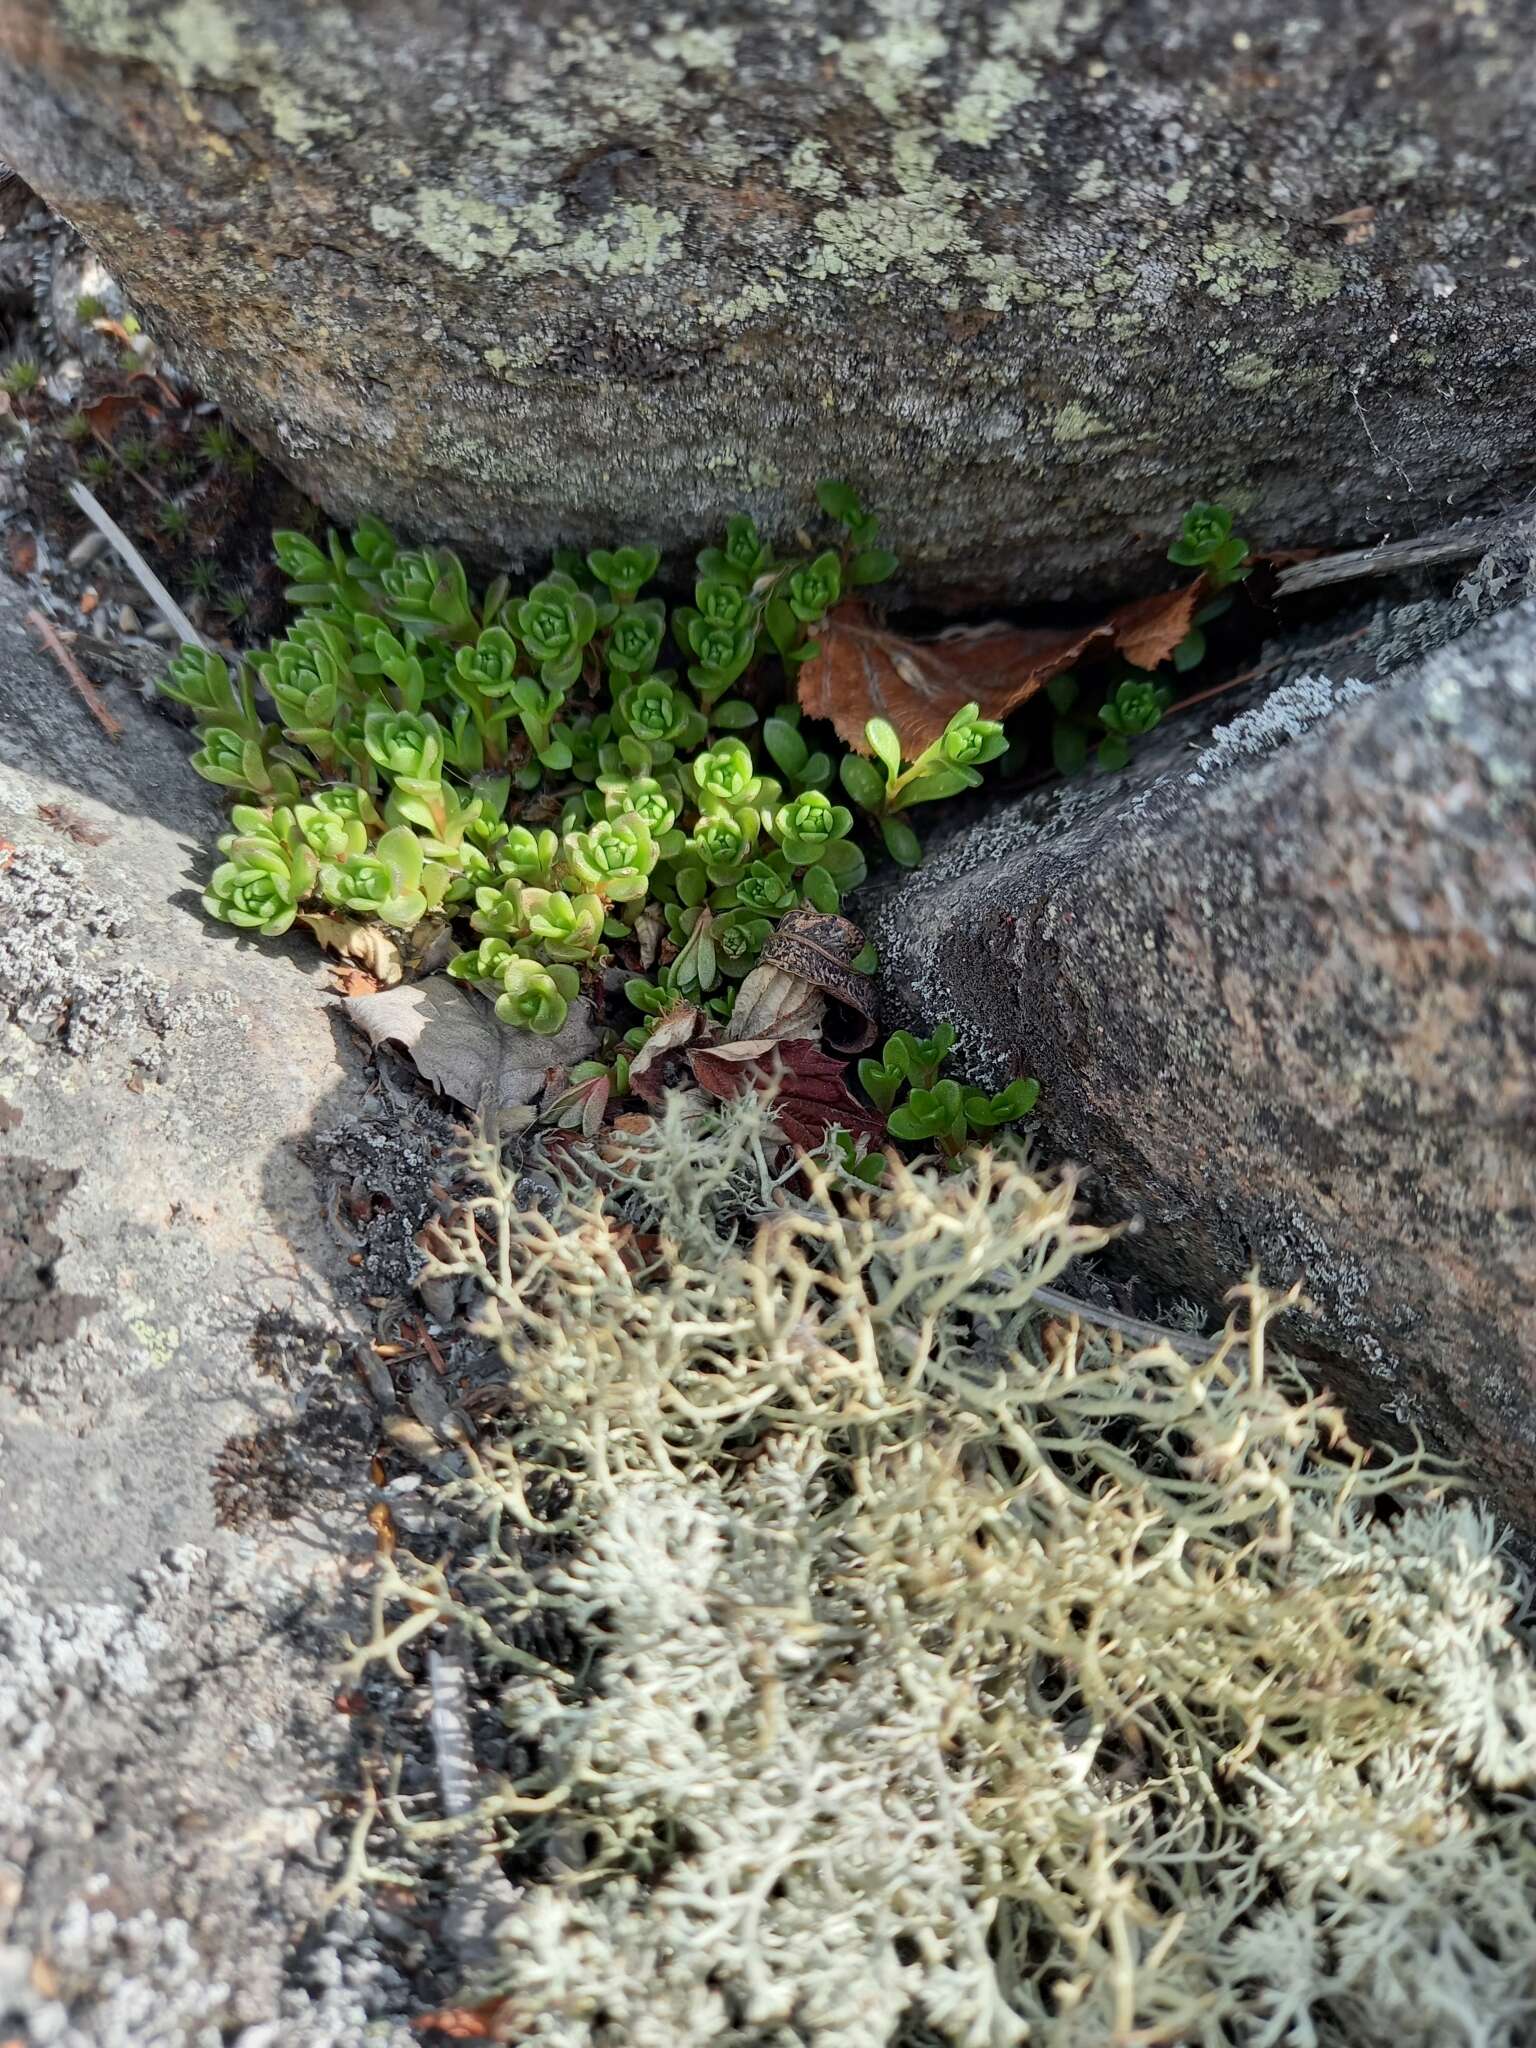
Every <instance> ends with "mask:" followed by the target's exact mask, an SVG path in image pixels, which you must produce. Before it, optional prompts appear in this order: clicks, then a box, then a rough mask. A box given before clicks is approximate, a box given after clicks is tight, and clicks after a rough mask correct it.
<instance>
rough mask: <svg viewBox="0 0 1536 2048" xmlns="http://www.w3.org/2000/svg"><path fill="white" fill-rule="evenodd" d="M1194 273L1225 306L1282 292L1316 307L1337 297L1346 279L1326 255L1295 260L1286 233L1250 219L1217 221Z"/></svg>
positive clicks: (1293, 301)
mask: <svg viewBox="0 0 1536 2048" xmlns="http://www.w3.org/2000/svg"><path fill="white" fill-rule="evenodd" d="M1194 272H1195V280H1196V282H1197V283H1198V284H1201V285H1203V286H1204V287H1205V289H1206V291H1208V292H1209V293H1210V295H1211V297H1212V298H1213V299H1218V300H1220V302H1221V303H1222V304H1223V305H1224V306H1234V305H1236V304H1237V303H1238V301H1239V300H1241V299H1245V298H1268V297H1271V296H1272V295H1273V294H1274V293H1276V292H1278V291H1281V290H1284V291H1285V293H1286V295H1287V297H1288V298H1289V299H1290V301H1291V304H1292V305H1294V306H1311V305H1316V304H1318V303H1319V302H1320V301H1321V300H1323V299H1330V298H1332V297H1333V295H1334V293H1335V292H1337V290H1338V288H1339V285H1340V283H1341V281H1342V275H1343V274H1342V272H1341V271H1340V269H1339V267H1338V265H1337V264H1336V263H1333V262H1331V261H1329V260H1328V259H1327V258H1326V257H1321V256H1297V255H1295V254H1293V252H1292V251H1291V249H1290V248H1289V246H1288V245H1287V243H1286V241H1285V238H1284V236H1283V235H1279V234H1277V233H1275V232H1274V230H1273V229H1271V228H1260V227H1255V226H1253V225H1252V223H1250V222H1246V221H1217V222H1216V223H1215V224H1214V225H1213V227H1212V229H1211V233H1210V236H1209V238H1208V239H1207V240H1206V241H1205V243H1204V244H1203V245H1202V246H1201V250H1200V254H1199V256H1198V257H1197V258H1196V261H1195V266H1194Z"/></svg>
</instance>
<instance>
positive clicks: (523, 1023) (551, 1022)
mask: <svg viewBox="0 0 1536 2048" xmlns="http://www.w3.org/2000/svg"><path fill="white" fill-rule="evenodd" d="M500 981H501V993H500V994H499V995H498V996H497V998H496V1014H497V1016H498V1017H499V1018H500V1019H501V1021H502V1023H503V1024H510V1025H511V1026H512V1027H513V1028H514V1029H515V1030H519V1031H535V1032H537V1033H538V1034H539V1035H540V1037H550V1036H552V1035H553V1034H554V1033H555V1032H557V1031H558V1030H559V1029H560V1027H561V1025H562V1024H564V1022H565V1020H566V1017H567V1015H568V1013H569V1010H570V1006H571V1004H572V1003H573V1002H574V1001H575V1000H576V997H577V995H578V993H579V991H580V987H581V984H580V982H579V980H578V979H577V975H576V970H575V968H574V967H566V966H563V965H561V964H559V963H558V962H551V963H549V964H541V963H540V962H539V961H537V960H530V959H527V958H526V957H524V956H523V955H521V954H514V955H513V957H512V958H511V959H510V960H508V961H507V963H506V965H505V966H504V967H503V969H502V971H501V976H500Z"/></svg>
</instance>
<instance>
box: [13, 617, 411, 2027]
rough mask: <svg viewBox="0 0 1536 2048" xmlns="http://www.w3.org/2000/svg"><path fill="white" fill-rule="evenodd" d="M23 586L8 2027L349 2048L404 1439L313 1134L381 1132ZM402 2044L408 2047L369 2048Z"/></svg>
mask: <svg viewBox="0 0 1536 2048" xmlns="http://www.w3.org/2000/svg"><path fill="white" fill-rule="evenodd" d="M26 602H27V600H26V599H25V598H24V597H22V596H21V595H20V593H18V592H17V591H16V590H15V588H14V587H13V586H11V585H10V584H8V583H6V582H4V581H3V580H0V1473H3V1484H0V2037H4V2038H10V2037H11V2036H12V2035H13V2034H16V2033H17V2032H18V2031H19V2032H20V2033H21V2034H22V2035H23V2036H24V2037H25V2038H27V2039H29V2040H35V2041H37V2042H40V2043H41V2042H45V2041H46V2042H51V2043H56V2044H60V2048H162V2044H163V2048H193V2044H195V2048H203V2044H207V2048H218V2044H219V2043H221V2042H222V2041H225V2040H228V2039H230V2038H232V2037H233V2036H234V2035H235V2034H237V2033H238V2032H239V2031H240V2029H242V2028H243V2027H247V2026H254V2025H257V2024H266V2023H270V2022H271V2021H272V2020H273V2019H274V2017H277V2016H281V2017H282V2020H283V2029H282V2032H283V2038H284V2040H285V2041H292V2042H295V2043H302V2044H305V2048H342V2044H344V2043H350V2042H360V2041H361V2040H362V2039H363V2037H364V2029H365V2028H366V2027H367V2026H368V2025H369V2024H370V2023H372V2022H376V2021H378V2016H379V2015H380V2014H387V2013H389V2012H391V2011H394V2012H398V2011H399V2010H401V2008H402V2006H403V2004H404V2001H405V1993H404V1990H403V1987H402V1986H401V1985H400V1983H399V1981H398V1979H396V1978H394V1977H393V1975H392V1973H391V1972H390V1971H389V1970H388V1969H386V1968H385V1967H384V1966H383V1964H382V1963H381V1962H380V1960H379V1958H378V1955H377V1952H376V1951H373V1950H370V1949H369V1948H368V1946H367V1943H366V1941H364V1940H363V1938H362V1936H361V1935H359V1934H358V1933H357V1931H356V1930H355V1929H354V1930H353V1933H352V1935H351V1936H350V1937H349V1938H348V1939H347V1940H346V1941H341V1940H339V1939H338V1938H334V1937H333V1939H332V1940H331V1941H330V1942H325V1941H321V1942H319V1943H318V1944H317V1946H316V1948H315V1951H314V1953H313V1955H311V1956H310V1958H309V1961H308V1962H307V1963H306V1964H305V1965H304V1974H303V1975H302V1976H301V1975H300V1974H299V1973H298V1972H297V1970H296V1966H295V1964H294V1960H293V1956H292V1953H291V1952H292V1950H293V1948H294V1945H295V1943H296V1941H297V1939H298V1936H299V1934H300V1933H301V1931H302V1930H303V1928H304V1927H305V1925H306V1923H307V1922H308V1921H310V1920H311V1919H313V1918H314V1917H316V1915H317V1914H318V1911H319V1908H320V1905H321V1902H322V1897H323V1894H324V1892H325V1889H326V1886H327V1885H328V1884H329V1883H330V1881H331V1879H332V1878H333V1876H334V1874H335V1868H336V1862H337V1841H336V1839H335V1833H334V1831H335V1829H336V1826H337V1821H338V1818H339V1817H340V1818H341V1820H342V1822H343V1825H344V1824H345V1815H344V1814H342V1815H340V1816H338V1811H337V1806H336V1798H335V1795H336V1791H337V1789H338V1787H340V1786H342V1785H345V1784H349V1783H352V1782H355V1769H354V1767H353V1766H352V1765H350V1764H349V1763H348V1762H347V1760H346V1749H347V1745H348V1729H347V1724H346V1722H345V1719H344V1718H343V1717H342V1716H340V1715H338V1714H337V1713H336V1712H335V1711H334V1707H333V1695H334V1677H333V1664H334V1659H335V1656H336V1653H337V1648H338V1644H337V1639H336V1635H335V1633H334V1627H335V1624H336V1623H337V1622H338V1621H341V1620H349V1619H350V1618H351V1613H352V1602H353V1598H354V1595H353V1592H352V1588H353V1585H354V1572H353V1569H352V1568H353V1567H354V1566H355V1565H357V1564H358V1563H360V1562H362V1561H363V1559H365V1558H366V1555H367V1553H368V1551H369V1550H370V1549H371V1543H372V1538H371V1532H370V1531H369V1530H368V1527H367V1523H366V1520H365V1518H364V1510H365V1507H366V1505H367V1499H368V1494H367V1490H366V1489H367V1460H368V1455H369V1451H370V1450H371V1447H372V1445H373V1443H374V1442H375V1441H376V1418H375V1417H374V1416H373V1413H372V1410H371V1409H370V1408H365V1406H364V1405H363V1404H364V1397H363V1394H362V1390H361V1388H360V1387H358V1386H357V1385H356V1382H355V1381H354V1379H353V1376H352V1375H351V1373H350V1372H349V1371H348V1370H347V1369H346V1364H345V1355H344V1352H345V1346H346V1344H347V1343H348V1341H349V1340H350V1339H351V1338H352V1337H354V1336H355V1335H356V1334H357V1331H358V1329H359V1328H360V1325H358V1324H357V1322H356V1320H355V1318H354V1316H353V1314H352V1312H351V1309H350V1306H349V1302H350V1285H349V1282H350V1278H351V1269H350V1268H349V1266H348V1265H347V1263H346V1259H345V1255H344V1253H343V1251H342V1249H341V1248H340V1247H339V1246H338V1244H337V1243H336V1241H335V1239H334V1237H333V1236H332V1235H331V1233H330V1231H329V1229H328V1227H327V1225H326V1222H325V1218H324V1213H323V1209H322V1205H321V1201H320V1197H319V1190H318V1189H317V1186H316V1184H315V1180H314V1178H313V1176H312V1174H311V1172H310V1170H309V1168H308V1167H307V1166H306V1165H305V1163H304V1161H303V1158H302V1157H301V1154H300V1147H301V1143H304V1142H306V1141H308V1140H309V1139H311V1138H315V1139H316V1140H317V1141H318V1140H320V1139H323V1138H324V1137H325V1136H326V1135H327V1134H328V1133H329V1132H331V1131H333V1130H334V1129H337V1128H339V1127H344V1126H345V1125H346V1124H347V1123H348V1120H349V1119H351V1118H354V1117H355V1116H356V1115H357V1114H358V1112H359V1110H360V1108H361V1105H362V1100H363V1088H362V1085H361V1077H360V1073H359V1070H358V1062H357V1059H356V1056H355V1055H354V1054H353V1053H352V1052H351V1051H350V1048H349V1047H348V1046H343V1048H342V1052H341V1056H340V1057H338V1041H337V1035H336V1033H335V1032H334V1030H333V1025H332V1021H331V1018H330V1016H329V1015H328V1013H327V1010H326V1008H325V1005H324V1001H323V997H324V981H323V975H322V973H321V971H320V969H319V966H318V962H317V959H316V956H315V955H314V954H313V953H312V952H309V951H307V949H305V948H304V947H302V946H301V945H299V944H297V943H295V944H293V945H291V946H287V947H283V946H279V947H271V946H253V945H248V944H244V943H242V942H241V941H240V940H239V939H237V938H236V937H235V936H234V935H233V934H231V933H228V932H227V931H225V930H223V929H222V928H219V927H216V926H214V925H212V924H211V923H210V922H209V921H208V920H207V919H206V918H205V917H203V915H202V914H201V912H200V910H199V909H198V906H197V887H198V883H199V880H200V878H201V877H202V876H203V875H204V874H206V872H207V867H208V861H209V852H208V848H209V842H210V841H211V838H212V835H213V834H214V833H215V832H216V831H217V830H218V829H219V825H220V812H219V806H218V804H217V801H216V800H215V798H214V796H213V793H212V792H211V791H210V790H209V789H208V787H207V785H205V784H203V783H201V782H200V781H199V779H198V778H197V776H195V775H194V774H193V773H192V771H191V769H190V768H189V766H188V765H187V759H186V754H187V746H186V736H185V735H183V734H182V733H180V732H178V731H177V730H176V729H175V728H174V727H172V726H170V725H168V724H166V723H165V722H163V721H162V720H160V719H158V718H156V717H154V716H153V715H151V714H150V713H148V712H147V711H145V710H144V709H143V707H142V706H140V705H139V704H138V703H137V702H136V701H135V700H134V699H133V698H132V697H130V696H127V695H126V694H125V693H123V692H122V691H118V692H117V693H116V695H117V697H118V699H119V701H118V703H117V706H116V708H117V709H118V711H119V714H120V716H121V717H122V719H123V723H124V734H123V738H122V740H121V742H120V743H118V744H114V743H112V742H111V741H109V740H108V739H107V737H106V735H105V734H104V733H103V732H102V731H101V730H100V728H99V727H98V726H97V725H95V724H94V723H93V722H92V719H91V717H90V715H89V713H88V712H87V710H86V709H85V707H84V705H83V704H82V703H81V702H80V700H79V698H78V697H77V696H76V695H75V694H74V692H73V691H72V690H71V689H70V687H69V685H68V683H67V682H66V681H65V679H64V677H63V676H62V674H61V673H60V672H59V671H58V669H57V668H56V667H55V666H54V664H53V663H52V661H51V660H50V659H48V657H47V656H46V655H44V654H43V653H42V652H41V650H40V649H39V648H38V646H37V644H36V643H35V641H33V640H32V638H31V637H30V635H29V634H28V633H27V631H26V629H25V627H24V625H23V623H22V614H23V612H24V610H25V606H26ZM368 2038H369V2039H370V2040H375V2039H376V2040H379V2041H381V2042H385V2043H387V2042H388V2041H389V2040H390V2039H391V2038H396V2039H398V2040H399V2041H401V2042H402V2043H403V2042H404V2041H406V2040H408V2039H409V2035H408V2034H407V2033H406V2031H405V2029H404V2028H403V2026H402V2027H401V2028H400V2029H399V2030H398V2033H397V2034H392V2030H391V2028H390V2026H389V2025H387V2024H380V2025H379V2027H378V2031H376V2032H375V2033H373V2034H370V2035H369V2036H368Z"/></svg>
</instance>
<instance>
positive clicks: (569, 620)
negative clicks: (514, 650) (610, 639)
mask: <svg viewBox="0 0 1536 2048" xmlns="http://www.w3.org/2000/svg"><path fill="white" fill-rule="evenodd" d="M513 610H514V615H515V618H516V621H517V633H518V638H519V639H520V640H521V641H522V643H523V645H524V646H525V647H526V648H527V650H528V652H529V654H530V655H531V656H532V658H533V660H534V661H536V662H537V663H538V665H539V672H540V674H541V675H542V677H543V679H544V681H545V682H546V683H548V684H550V685H552V686H553V687H555V688H557V689H561V690H564V689H568V688H569V687H570V685H571V684H572V683H574V682H575V680H576V678H577V677H578V676H579V675H580V674H581V666H582V657H583V655H584V653H585V651H586V647H587V643H588V642H589V641H590V640H591V638H592V636H593V634H594V633H595V632H596V631H597V606H596V605H595V604H594V603H593V601H592V599H591V598H590V597H589V596H588V595H587V593H586V592H585V591H584V590H582V589H580V588H579V587H578V585H577V583H576V580H575V578H574V577H572V576H568V575H566V574H564V573H563V572H562V571H560V570H558V569H557V570H555V571H554V572H553V573H552V574H551V575H549V576H546V577H545V578H544V580H543V581H542V582H541V583H536V584H535V585H534V586H533V588H532V590H530V591H529V593H528V595H527V597H526V598H524V599H523V600H522V602H521V603H520V604H518V605H516V606H514V608H513Z"/></svg>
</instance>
